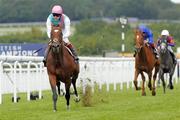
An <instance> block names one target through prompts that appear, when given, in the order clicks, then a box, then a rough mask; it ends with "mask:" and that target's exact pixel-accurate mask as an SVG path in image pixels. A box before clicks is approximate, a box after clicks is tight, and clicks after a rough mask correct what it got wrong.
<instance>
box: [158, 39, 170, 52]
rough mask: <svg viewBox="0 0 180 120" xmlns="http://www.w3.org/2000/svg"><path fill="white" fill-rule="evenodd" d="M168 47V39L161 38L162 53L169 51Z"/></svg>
mask: <svg viewBox="0 0 180 120" xmlns="http://www.w3.org/2000/svg"><path fill="white" fill-rule="evenodd" d="M167 47H168V44H167V40H161V41H160V51H159V52H160V53H161V54H164V53H166V52H167V50H168V49H167Z"/></svg>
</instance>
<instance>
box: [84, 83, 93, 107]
mask: <svg viewBox="0 0 180 120" xmlns="http://www.w3.org/2000/svg"><path fill="white" fill-rule="evenodd" d="M92 97H93V93H92V87H91V86H90V85H86V87H85V93H84V94H83V95H82V104H83V106H85V107H91V106H92V104H93V101H92Z"/></svg>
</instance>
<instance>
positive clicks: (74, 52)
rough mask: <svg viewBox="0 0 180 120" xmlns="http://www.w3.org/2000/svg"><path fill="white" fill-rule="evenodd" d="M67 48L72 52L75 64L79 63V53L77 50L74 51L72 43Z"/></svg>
mask: <svg viewBox="0 0 180 120" xmlns="http://www.w3.org/2000/svg"><path fill="white" fill-rule="evenodd" d="M67 47H68V48H69V49H70V50H71V52H72V54H73V57H74V60H75V62H76V63H79V58H78V56H77V52H76V50H75V49H74V47H73V45H72V44H71V43H70V44H68V45H67Z"/></svg>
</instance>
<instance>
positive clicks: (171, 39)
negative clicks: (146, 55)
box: [167, 36, 175, 47]
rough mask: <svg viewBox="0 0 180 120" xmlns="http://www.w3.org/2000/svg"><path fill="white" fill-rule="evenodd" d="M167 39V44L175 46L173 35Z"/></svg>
mask: <svg viewBox="0 0 180 120" xmlns="http://www.w3.org/2000/svg"><path fill="white" fill-rule="evenodd" d="M167 41H168V45H169V46H171V47H174V46H175V43H174V39H173V37H171V36H169V37H168V40H167Z"/></svg>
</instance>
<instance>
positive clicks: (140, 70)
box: [134, 29, 159, 96]
mask: <svg viewBox="0 0 180 120" xmlns="http://www.w3.org/2000/svg"><path fill="white" fill-rule="evenodd" d="M135 48H136V52H137V54H136V56H135V75H134V85H135V88H136V90H140V89H141V88H140V87H138V85H137V78H138V75H139V74H141V78H142V96H146V92H145V76H144V72H145V73H147V74H148V78H149V82H148V87H149V89H150V90H152V95H153V96H155V95H156V90H155V80H156V77H157V73H158V70H159V60H158V59H156V58H155V55H154V53H153V50H152V48H151V47H150V46H149V44H147V43H145V42H144V38H143V33H142V32H141V31H140V30H139V29H135ZM154 68H155V72H154V74H153V85H152V83H151V78H152V71H153V69H154Z"/></svg>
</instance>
